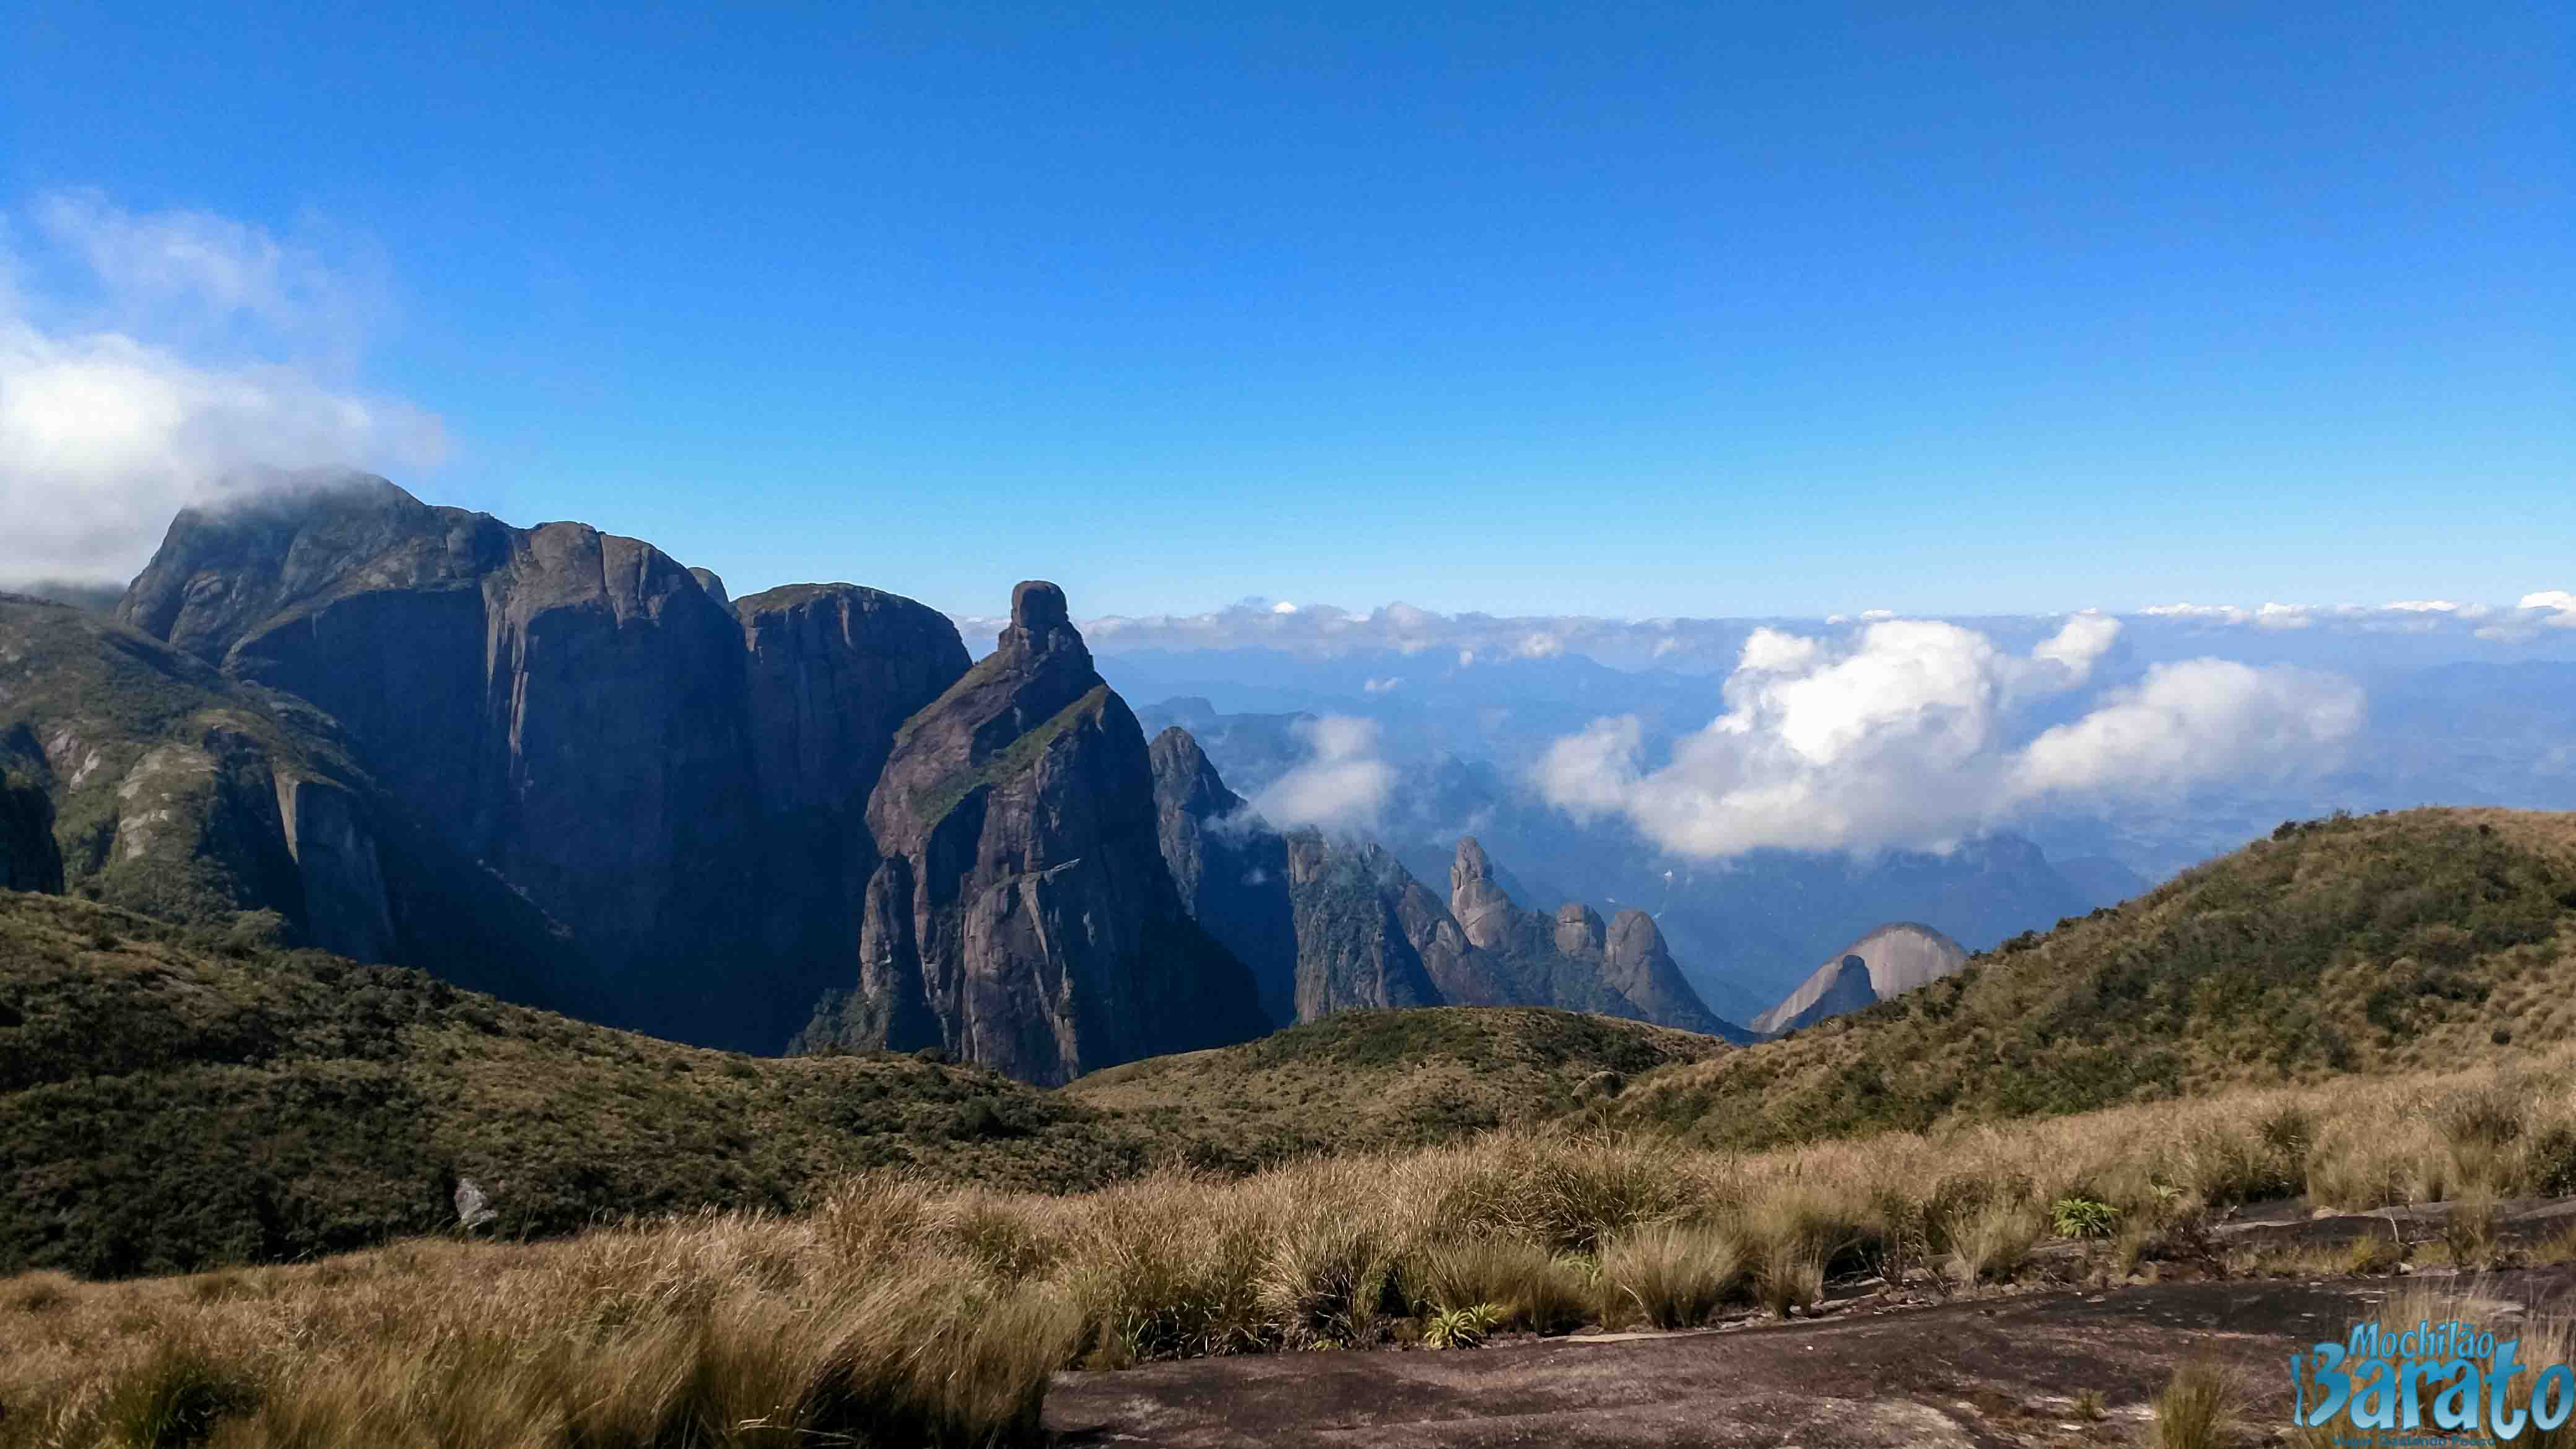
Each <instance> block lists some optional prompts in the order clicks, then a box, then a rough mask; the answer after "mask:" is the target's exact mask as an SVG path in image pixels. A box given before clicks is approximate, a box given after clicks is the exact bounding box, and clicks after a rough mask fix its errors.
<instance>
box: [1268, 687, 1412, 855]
mask: <svg viewBox="0 0 2576 1449" xmlns="http://www.w3.org/2000/svg"><path fill="white" fill-rule="evenodd" d="M1297 731H1298V733H1299V734H1300V735H1302V736H1303V737H1304V738H1305V740H1306V743H1307V748H1308V750H1309V751H1310V753H1309V755H1308V757H1307V759H1306V761H1305V763H1303V764H1301V765H1298V766H1297V767H1296V768H1295V769H1292V770H1290V771H1289V772H1288V773H1287V774H1285V775H1282V776H1280V777H1279V778H1278V779H1277V780H1274V781H1272V782H1271V783H1270V785H1269V787H1268V788H1267V789H1264V790H1263V791H1262V792H1261V793H1260V794H1259V795H1258V796H1256V797H1255V798H1254V799H1253V801H1252V808H1253V809H1254V810H1255V811H1257V812H1259V814H1260V815H1261V816H1262V818H1264V819H1266V820H1269V821H1271V822H1272V823H1274V824H1277V825H1281V826H1297V825H1319V826H1323V827H1325V828H1327V829H1336V830H1360V829H1368V828H1371V827H1374V826H1375V825H1376V824H1377V820H1378V815H1379V813H1380V812H1381V811H1382V810H1383V809H1384V808H1385V806H1386V798H1387V794H1388V792H1389V791H1391V790H1392V789H1394V788H1395V767H1394V766H1393V765H1390V764H1388V763H1386V762H1385V761H1384V760H1381V759H1379V758H1378V757H1377V733H1378V727H1377V722H1376V721H1375V720H1366V719H1360V718H1357V717H1355V716H1352V715H1325V716H1323V717H1322V718H1320V719H1313V720H1300V721H1298V724H1297Z"/></svg>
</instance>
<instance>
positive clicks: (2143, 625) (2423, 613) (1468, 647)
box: [957, 590, 2576, 677]
mask: <svg viewBox="0 0 2576 1449" xmlns="http://www.w3.org/2000/svg"><path fill="white" fill-rule="evenodd" d="M2571 598H2576V595H2571V594H2570V593H2569V592H2567V591H2565V590H2544V591H2541V592H2536V593H2531V594H2527V595H2525V596H2523V598H2522V600H2521V602H2520V603H2518V604H2514V605H2499V604H2481V603H2463V602H2458V601H2454V600H2448V599H2396V600H2391V601H2389V602H2387V603H2384V604H2333V605H2325V604H2291V603H2281V602H2278V601H2274V602H2271V603H2265V604H2258V605H2252V606H2240V605H2235V604H2195V603H2179V604H2159V605H2155V606H2152V607H2149V608H2145V609H2142V610H2139V611H2138V612H2137V613H2135V614H2131V615H2125V616H2117V618H2116V619H2115V618H2114V616H2109V615H2094V614H2084V615H2078V616H2076V617H2079V618H2102V619H2105V620H2106V621H2113V622H2120V623H2124V624H2125V625H2126V626H2127V628H2128V629H2129V630H2130V631H2131V633H2132V635H2133V636H2134V637H2135V638H2137V639H2140V640H2144V639H2155V640H2160V641H2164V644H2165V646H2166V647H2165V651H2164V652H2168V653H2181V652H2186V651H2188V652H2197V651H2200V650H2203V649H2224V648H2226V647H2227V646H2226V645H2225V644H2224V643H2220V642H2214V641H2221V640H2224V639H2226V638H2228V637H2230V636H2241V637H2248V638H2262V637H2264V636H2267V635H2268V636H2272V637H2274V638H2276V639H2278V638H2288V637H2307V638H2325V637H2355V636H2381V635H2426V634H2444V635H2450V636H2454V637H2457V638H2460V639H2464V640H2465V639H2471V638H2476V639H2484V640H2489V641H2502V642H2527V641H2530V640H2534V639H2539V640H2548V639H2553V638H2557V637H2560V636H2556V635H2551V634H2546V633H2543V632H2541V631H2543V630H2550V629H2576V604H2569V603H2567V602H2565V601H2567V600H2569V599H2571ZM1894 621H1895V616H1894V615H1892V614H1890V613H1889V612H1888V611H1886V610H1884V609H1871V610H1867V611H1863V612H1858V613H1855V614H1852V615H1849V616H1840V615H1837V616H1834V617H1832V618H1830V619H1827V620H1825V621H1823V623H1825V624H1826V625H1831V626H1843V625H1850V624H1859V625H1866V624H1874V623H1888V622H1894ZM1008 622H1009V621H1008V620H1005V619H1001V618H998V617H992V618H988V617H985V616H982V615H964V616H959V617H958V619H957V626H958V628H959V630H960V631H961V632H963V633H964V634H965V635H966V636H967V637H968V638H969V639H977V638H983V637H986V636H989V635H991V634H993V633H995V632H996V631H998V630H999V629H1001V628H1002V627H1003V625H1004V624H1006V623H1008ZM1954 622H1959V623H1961V624H1962V625H1963V626H1965V627H1969V628H1973V629H1977V630H1978V631H1979V632H1984V633H1988V634H1992V633H1995V632H1997V631H1999V630H2000V631H2006V632H2015V633H2018V635H2019V636H2020V637H2023V638H2029V637H2031V636H2032V635H2033V634H2035V633H2036V632H2037V631H2040V630H2043V629H2046V628H2048V627H2050V626H2051V624H2053V622H2054V621H2053V620H2048V619H2042V618H2036V617H2023V618H2017V619H2000V618H1996V619H1980V618H1969V619H1964V620H1958V621H1954ZM1081 624H1082V631H1083V637H1084V638H1085V639H1087V640H1088V641H1089V642H1090V644H1091V646H1092V648H1093V650H1094V651H1096V652H1099V653H1103V654H1125V653H1136V652H1141V651H1146V650H1160V651H1165V652H1170V653H1187V652H1191V651H1195V650H1234V649H1261V650H1275V651H1278V652H1281V653H1285V654H1292V655H1296V656H1298V657H1300V658H1306V659H1334V658H1344V657H1349V656H1354V655H1376V654H1395V655H1403V656H1410V655H1421V656H1423V658H1424V661H1425V662H1424V664H1423V665H1422V666H1420V669H1421V670H1422V672H1423V673H1424V674H1425V675H1429V674H1433V673H1437V672H1438V671H1441V670H1449V669H1455V670H1461V671H1463V670H1470V669H1477V668H1485V667H1511V666H1514V665H1527V664H1530V663H1544V662H1546V661H1550V660H1555V659H1560V658H1572V657H1577V656H1579V657H1582V658H1586V659H1590V660H1592V661H1594V662H1596V663H1599V664H1603V665H1607V666H1609V667H1611V668H1614V669H1664V670H1671V671H1675V672H1679V673H1685V674H1716V675H1723V674H1727V673H1731V672H1732V671H1733V670H1734V668H1735V667H1736V665H1737V663H1738V662H1739V660H1740V658H1741V656H1742V653H1743V650H1744V648H1745V645H1746V642H1747V640H1748V639H1750V638H1751V637H1752V636H1753V634H1754V633H1756V632H1757V631H1760V630H1764V629H1766V628H1767V629H1769V630H1770V631H1772V632H1773V633H1775V634H1777V633H1779V632H1780V631H1781V629H1782V627H1783V626H1798V627H1804V628H1814V627H1816V621H1812V620H1811V621H1794V620H1785V619H1716V618H1706V619H1685V618H1653V619H1611V618H1599V617H1593V616H1589V615H1498V614H1484V613H1474V612H1469V613H1462V614H1441V613H1435V612H1433V611H1432V610H1429V609H1421V608H1416V607H1414V606H1413V605H1410V604H1401V603H1397V604H1386V605H1382V606H1380V607H1378V608H1375V609H1369V610H1365V611H1360V610H1350V609H1341V608H1336V607H1335V606H1333V605H1330V604H1315V603H1306V604H1298V605H1295V606H1293V607H1288V606H1283V605H1280V604H1276V603H1273V602H1271V601H1269V600H1267V599H1247V600H1244V601H1242V602H1241V603H1237V604H1234V605H1230V606H1228V607H1226V608H1223V609H1212V610H1209V611H1207V612H1204V613H1198V614H1149V615H1114V614H1113V615H1107V616H1103V617H1099V618H1091V619H1085V620H1083V621H1081ZM1783 637H1790V638H1795V637H1798V636H1796V635H1794V634H1790V635H1785V636H1783ZM2194 641H2213V642H2194ZM1397 672H1399V673H1410V672H1412V671H1411V670H1409V669H1408V670H1399V671H1397ZM1372 677H1379V676H1372Z"/></svg>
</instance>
